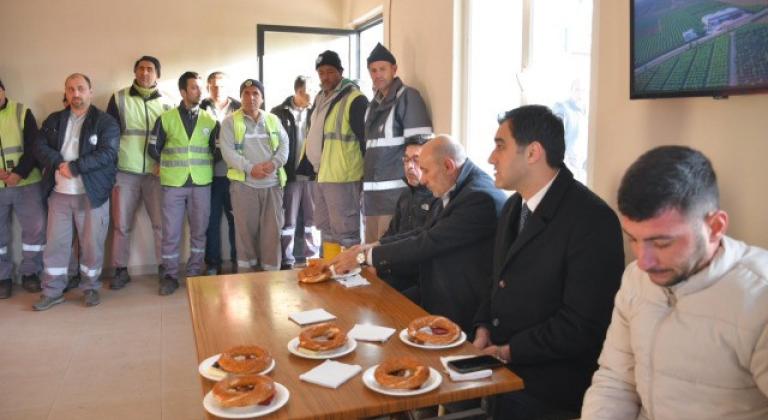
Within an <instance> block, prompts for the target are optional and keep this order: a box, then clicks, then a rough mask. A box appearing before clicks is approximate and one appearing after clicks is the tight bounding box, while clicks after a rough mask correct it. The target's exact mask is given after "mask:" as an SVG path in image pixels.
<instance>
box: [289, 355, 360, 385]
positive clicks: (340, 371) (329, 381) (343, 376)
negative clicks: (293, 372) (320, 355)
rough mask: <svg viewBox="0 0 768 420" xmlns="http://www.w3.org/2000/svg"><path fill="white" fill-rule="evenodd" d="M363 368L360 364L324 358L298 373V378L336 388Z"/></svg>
mask: <svg viewBox="0 0 768 420" xmlns="http://www.w3.org/2000/svg"><path fill="white" fill-rule="evenodd" d="M362 369H363V368H362V367H361V366H360V365H348V364H346V363H339V362H334V361H333V360H326V361H325V362H324V363H321V364H319V365H318V366H317V367H315V368H314V369H311V370H309V371H307V372H304V373H302V374H301V375H299V379H301V380H302V381H307V382H309V383H313V384H315V385H320V386H324V387H326V388H338V387H339V386H341V384H343V383H344V382H347V381H348V380H350V379H351V378H352V377H353V376H355V375H357V374H358V373H360V371H361V370H362Z"/></svg>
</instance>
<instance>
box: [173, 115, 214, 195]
mask: <svg viewBox="0 0 768 420" xmlns="http://www.w3.org/2000/svg"><path fill="white" fill-rule="evenodd" d="M160 119H161V121H162V124H163V130H164V131H165V135H166V139H165V145H164V147H163V150H162V151H161V152H160V184H161V185H164V186H166V187H181V186H183V185H184V184H185V183H186V182H187V178H189V177H190V176H191V177H192V182H194V183H195V185H207V184H210V183H211V181H213V155H212V154H211V150H210V148H209V139H210V137H211V130H213V129H214V128H215V127H216V120H215V119H213V117H212V116H211V114H209V113H208V112H206V111H204V110H202V109H201V110H200V111H199V113H198V115H197V122H196V123H195V129H194V130H193V131H192V137H191V138H190V137H189V136H188V135H187V130H186V129H185V128H184V122H182V121H181V115H180V114H179V108H174V109H172V110H170V111H168V112H165V113H163V114H162V115H161V116H160Z"/></svg>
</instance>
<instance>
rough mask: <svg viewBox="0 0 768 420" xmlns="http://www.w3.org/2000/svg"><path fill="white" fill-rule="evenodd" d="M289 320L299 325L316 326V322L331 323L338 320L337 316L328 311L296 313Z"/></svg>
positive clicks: (317, 310) (316, 310)
mask: <svg viewBox="0 0 768 420" xmlns="http://www.w3.org/2000/svg"><path fill="white" fill-rule="evenodd" d="M289 318H290V319H291V320H292V321H293V322H295V323H297V324H299V325H307V324H314V323H316V322H323V321H330V320H332V319H336V315H334V314H332V313H330V312H328V311H326V310H325V309H322V308H321V309H312V310H309V311H304V312H296V313H294V314H291V315H290V316H289Z"/></svg>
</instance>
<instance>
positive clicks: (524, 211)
mask: <svg viewBox="0 0 768 420" xmlns="http://www.w3.org/2000/svg"><path fill="white" fill-rule="evenodd" d="M530 214H531V210H530V209H529V208H528V205H527V204H525V203H523V208H521V209H520V224H519V225H518V226H517V234H518V235H519V234H520V232H522V231H523V228H524V227H525V222H526V221H527V220H528V216H530Z"/></svg>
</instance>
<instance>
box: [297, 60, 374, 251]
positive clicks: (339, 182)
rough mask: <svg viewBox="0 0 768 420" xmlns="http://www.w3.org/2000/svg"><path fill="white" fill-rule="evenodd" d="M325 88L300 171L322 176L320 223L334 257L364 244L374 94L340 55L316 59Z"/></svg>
mask: <svg viewBox="0 0 768 420" xmlns="http://www.w3.org/2000/svg"><path fill="white" fill-rule="evenodd" d="M315 69H316V70H317V75H318V76H319V78H320V84H321V88H322V90H321V92H320V93H319V94H318V95H317V97H316V98H315V102H314V106H313V111H312V116H311V117H310V119H309V131H308V133H307V140H306V142H305V143H304V152H303V153H302V159H301V162H300V163H299V168H298V170H297V173H299V174H302V175H312V176H316V177H317V196H316V197H315V223H316V224H317V227H318V228H319V229H320V230H321V231H322V233H323V256H324V257H325V258H332V257H334V256H335V255H336V254H338V253H339V252H340V250H341V248H340V247H341V246H344V247H349V246H352V245H356V244H359V243H360V194H361V187H362V185H361V184H362V179H363V153H364V152H365V133H364V129H365V127H364V125H365V121H364V119H365V109H366V107H367V106H368V99H367V98H366V97H365V95H363V94H362V93H360V89H359V88H358V87H357V85H355V83H354V82H352V81H351V80H349V79H345V78H343V77H342V72H343V71H344V68H343V67H341V60H340V59H339V55H338V54H336V53H335V52H333V51H325V52H323V53H322V54H320V55H319V56H318V57H317V59H316V60H315Z"/></svg>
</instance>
